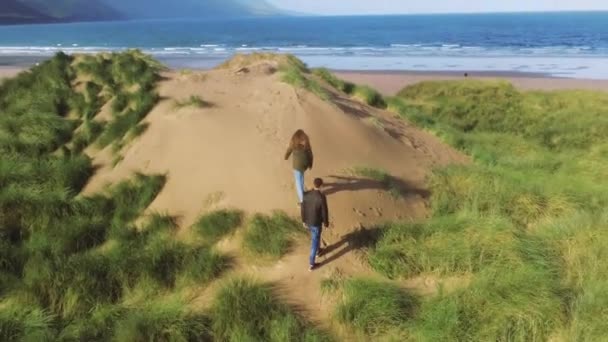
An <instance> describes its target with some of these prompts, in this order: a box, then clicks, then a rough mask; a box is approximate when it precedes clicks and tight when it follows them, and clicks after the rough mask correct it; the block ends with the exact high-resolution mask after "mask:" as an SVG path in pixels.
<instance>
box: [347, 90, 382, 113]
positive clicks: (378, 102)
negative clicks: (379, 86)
mask: <svg viewBox="0 0 608 342" xmlns="http://www.w3.org/2000/svg"><path fill="white" fill-rule="evenodd" d="M352 95H353V97H355V98H356V99H359V100H361V101H363V102H365V103H366V104H368V105H370V106H372V107H376V108H380V109H385V108H386V102H385V101H384V98H383V97H382V95H381V94H380V93H379V92H378V91H376V90H375V89H373V88H371V87H368V86H360V85H357V86H355V89H354V90H353V92H352Z"/></svg>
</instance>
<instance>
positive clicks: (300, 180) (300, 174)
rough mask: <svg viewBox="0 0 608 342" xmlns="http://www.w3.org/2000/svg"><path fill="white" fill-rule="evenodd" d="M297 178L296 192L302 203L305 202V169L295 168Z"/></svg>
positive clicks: (294, 173)
mask: <svg viewBox="0 0 608 342" xmlns="http://www.w3.org/2000/svg"><path fill="white" fill-rule="evenodd" d="M293 175H294V177H295V179H296V193H297V194H298V199H299V200H300V203H302V202H304V171H298V170H293Z"/></svg>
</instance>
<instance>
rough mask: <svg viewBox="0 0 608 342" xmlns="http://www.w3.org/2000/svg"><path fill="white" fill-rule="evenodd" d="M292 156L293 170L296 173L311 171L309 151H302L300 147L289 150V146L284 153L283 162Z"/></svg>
mask: <svg viewBox="0 0 608 342" xmlns="http://www.w3.org/2000/svg"><path fill="white" fill-rule="evenodd" d="M292 154H293V158H292V160H293V169H294V170H298V171H302V172H304V171H306V170H307V169H312V162H313V155H312V150H311V149H304V148H301V147H296V148H291V146H290V147H289V148H288V149H287V152H285V160H287V159H289V156H290V155H292Z"/></svg>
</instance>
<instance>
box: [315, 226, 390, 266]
mask: <svg viewBox="0 0 608 342" xmlns="http://www.w3.org/2000/svg"><path fill="white" fill-rule="evenodd" d="M382 232H383V229H382V228H378V227H374V228H369V229H367V228H364V227H361V228H360V229H358V230H356V231H354V232H352V233H348V234H346V235H343V236H342V238H341V239H340V241H338V242H336V243H333V244H331V245H329V246H327V247H325V248H323V250H322V254H321V255H320V256H321V257H322V258H325V259H324V260H323V261H322V262H320V263H319V265H318V267H323V266H325V265H327V264H330V263H332V262H334V261H336V260H338V259H340V258H341V257H343V256H344V255H346V254H348V253H351V252H354V251H358V250H365V249H367V248H370V247H373V246H375V245H376V243H377V242H378V240H379V239H380V237H381V236H382Z"/></svg>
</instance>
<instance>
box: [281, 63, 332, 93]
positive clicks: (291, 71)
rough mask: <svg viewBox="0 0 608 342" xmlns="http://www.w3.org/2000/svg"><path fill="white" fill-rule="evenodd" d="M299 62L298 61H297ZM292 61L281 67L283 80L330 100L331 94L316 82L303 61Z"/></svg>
mask: <svg viewBox="0 0 608 342" xmlns="http://www.w3.org/2000/svg"><path fill="white" fill-rule="evenodd" d="M296 60H297V59H296ZM297 61H298V62H295V61H292V60H290V61H289V62H288V63H285V64H283V65H282V66H281V71H282V72H283V76H282V78H281V79H282V80H283V82H285V83H288V84H291V85H293V86H294V87H297V88H302V89H306V90H308V91H310V92H312V93H313V94H315V95H317V96H318V97H319V98H320V99H322V100H329V98H330V94H329V93H328V92H327V91H326V90H325V89H324V88H323V87H322V86H321V84H319V82H317V80H315V79H314V78H313V77H312V76H313V75H312V74H311V73H310V70H308V68H307V67H306V65H304V64H303V63H302V62H301V61H299V60H297Z"/></svg>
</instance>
